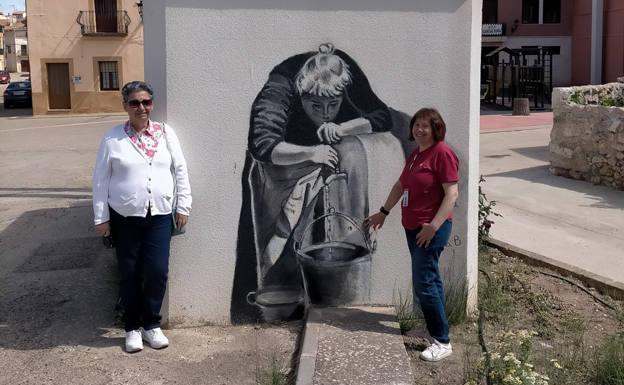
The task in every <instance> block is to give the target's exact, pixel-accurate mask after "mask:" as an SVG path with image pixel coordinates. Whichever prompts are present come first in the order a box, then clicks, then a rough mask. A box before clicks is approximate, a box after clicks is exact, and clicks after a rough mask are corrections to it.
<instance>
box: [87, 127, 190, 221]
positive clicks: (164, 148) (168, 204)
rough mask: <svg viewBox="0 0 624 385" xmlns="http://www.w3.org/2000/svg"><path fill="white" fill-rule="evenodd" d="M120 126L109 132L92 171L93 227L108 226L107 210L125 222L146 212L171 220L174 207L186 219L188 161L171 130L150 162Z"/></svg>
mask: <svg viewBox="0 0 624 385" xmlns="http://www.w3.org/2000/svg"><path fill="white" fill-rule="evenodd" d="M124 125H125V124H120V125H118V126H115V127H113V128H111V129H110V130H108V132H107V133H106V134H105V135H104V138H103V139H102V142H101V143H100V148H99V150H98V154H97V160H96V162H95V169H94V171H93V213H94V223H95V224H96V225H99V224H101V223H105V222H108V221H109V220H110V213H109V206H110V207H111V208H112V209H113V210H115V211H116V212H118V213H119V214H121V215H122V216H124V217H128V216H138V217H145V216H147V210H148V208H149V209H150V212H151V214H152V215H161V214H171V211H172V207H173V205H174V204H175V206H176V212H178V213H180V214H184V215H189V214H190V211H191V202H192V198H191V185H190V183H189V177H188V171H187V167H186V160H185V159H184V155H183V154H182V149H181V147H180V141H179V140H178V137H177V136H176V134H175V132H174V131H173V129H172V128H171V126H169V125H167V124H165V137H163V138H162V139H161V140H160V141H159V143H158V147H157V149H156V154H155V155H154V157H153V158H152V159H150V158H149V157H147V155H145V153H144V152H142V151H141V150H139V148H137V147H136V146H135V145H134V144H133V143H132V142H131V140H130V138H129V137H128V135H127V134H126V132H125V131H124ZM172 162H173V163H172ZM172 164H173V165H175V167H173V166H172ZM174 175H175V187H176V189H177V194H176V198H177V202H175V203H174V196H173V193H174V180H173V176H174Z"/></svg>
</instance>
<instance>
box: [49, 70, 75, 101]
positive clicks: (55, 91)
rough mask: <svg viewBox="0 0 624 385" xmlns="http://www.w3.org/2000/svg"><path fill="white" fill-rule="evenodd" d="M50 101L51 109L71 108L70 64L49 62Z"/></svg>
mask: <svg viewBox="0 0 624 385" xmlns="http://www.w3.org/2000/svg"><path fill="white" fill-rule="evenodd" d="M47 67H48V102H49V106H50V109H51V110H62V109H67V110H68V109H71V97H70V94H69V64H68V63H48V64H47Z"/></svg>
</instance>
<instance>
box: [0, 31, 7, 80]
mask: <svg viewBox="0 0 624 385" xmlns="http://www.w3.org/2000/svg"><path fill="white" fill-rule="evenodd" d="M4 28H6V27H5V26H3V25H1V24H0V71H4V70H5V69H6V61H5V60H4Z"/></svg>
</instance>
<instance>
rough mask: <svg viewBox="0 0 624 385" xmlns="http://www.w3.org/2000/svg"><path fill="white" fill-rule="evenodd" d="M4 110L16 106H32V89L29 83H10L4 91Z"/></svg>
mask: <svg viewBox="0 0 624 385" xmlns="http://www.w3.org/2000/svg"><path fill="white" fill-rule="evenodd" d="M3 96H4V108H11V107H13V106H16V105H23V106H27V107H30V106H32V89H31V87H30V82H26V81H20V82H13V83H10V84H9V86H8V87H7V88H6V90H4V94H3Z"/></svg>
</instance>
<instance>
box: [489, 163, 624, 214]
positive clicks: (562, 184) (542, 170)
mask: <svg viewBox="0 0 624 385" xmlns="http://www.w3.org/2000/svg"><path fill="white" fill-rule="evenodd" d="M549 167H550V166H549V165H544V166H538V167H530V168H525V169H521V170H514V171H507V172H501V173H496V174H488V175H484V176H485V177H503V178H516V179H522V180H526V181H529V182H532V183H540V184H544V185H548V186H552V187H556V188H560V189H565V190H572V191H576V192H579V193H582V194H585V195H586V196H588V197H590V198H591V199H592V200H594V201H595V203H592V204H590V205H588V206H589V207H596V208H617V209H622V208H624V194H622V191H619V190H615V189H613V188H610V187H607V186H597V185H594V184H591V183H590V182H586V181H583V180H576V179H569V178H565V177H562V176H557V175H553V174H551V173H550V171H549V170H548V169H549Z"/></svg>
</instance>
